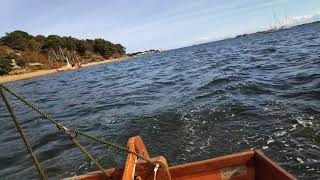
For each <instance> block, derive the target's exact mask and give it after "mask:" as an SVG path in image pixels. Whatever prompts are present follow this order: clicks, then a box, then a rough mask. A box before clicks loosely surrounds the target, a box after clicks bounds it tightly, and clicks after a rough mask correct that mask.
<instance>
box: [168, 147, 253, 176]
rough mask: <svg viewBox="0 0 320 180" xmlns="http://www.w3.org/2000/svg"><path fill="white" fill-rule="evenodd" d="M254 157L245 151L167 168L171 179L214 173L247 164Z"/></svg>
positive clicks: (251, 153)
mask: <svg viewBox="0 0 320 180" xmlns="http://www.w3.org/2000/svg"><path fill="white" fill-rule="evenodd" d="M253 156H254V151H252V150H250V151H245V152H241V153H236V154H232V155H227V156H222V157H217V158H213V159H209V160H204V161H198V162H191V163H187V164H183V165H178V166H173V167H169V171H170V174H171V177H172V178H173V179H175V178H176V177H181V176H186V174H188V175H192V174H199V173H203V172H214V171H216V170H219V169H221V168H224V167H230V166H238V165H242V164H244V165H245V164H247V163H248V161H249V160H250V159H252V158H253Z"/></svg>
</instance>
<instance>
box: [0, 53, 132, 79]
mask: <svg viewBox="0 0 320 180" xmlns="http://www.w3.org/2000/svg"><path fill="white" fill-rule="evenodd" d="M126 59H128V57H122V58H117V59H111V60H104V61H99V62H91V63H87V64H82V65H81V66H82V67H81V68H85V67H89V66H94V65H99V64H106V63H111V62H115V61H121V60H126ZM76 69H78V68H71V69H70V68H67V66H63V67H61V68H58V69H47V70H38V71H33V72H28V73H24V74H17V75H5V76H0V83H7V82H12V81H17V80H22V79H28V78H32V77H38V76H43V75H48V74H53V73H58V72H63V71H72V70H76Z"/></svg>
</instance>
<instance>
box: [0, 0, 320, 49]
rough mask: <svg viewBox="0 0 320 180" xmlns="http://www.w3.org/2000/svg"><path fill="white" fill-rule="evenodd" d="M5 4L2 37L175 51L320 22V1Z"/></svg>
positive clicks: (8, 0) (19, 0)
mask: <svg viewBox="0 0 320 180" xmlns="http://www.w3.org/2000/svg"><path fill="white" fill-rule="evenodd" d="M0 4H1V5H0V16H1V17H2V18H1V26H0V35H1V36H3V35H4V34H5V33H6V32H11V31H13V30H23V31H27V32H28V33H30V34H32V35H37V34H42V35H49V34H58V35H65V36H74V37H76V38H81V39H85V38H105V39H108V40H111V41H113V42H117V43H121V44H123V45H124V46H125V47H126V48H127V51H128V52H135V51H141V50H147V49H173V48H178V47H183V46H188V45H193V44H199V43H203V42H209V41H213V40H217V39H221V38H225V37H230V36H234V35H236V34H241V33H248V32H254V31H257V30H261V29H266V28H268V27H270V26H273V25H278V26H279V24H284V23H285V22H287V23H288V24H298V23H302V22H308V21H311V20H320V0H157V1H155V0H136V1H133V0H131V1H129V0H114V1H111V0H92V1H88V0H50V1H43V0H27V1H26V0H24V1H23V0H1V2H0ZM274 14H275V15H276V17H277V18H278V19H279V21H280V23H279V22H276V21H275V19H274ZM285 17H287V18H285Z"/></svg>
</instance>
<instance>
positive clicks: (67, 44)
mask: <svg viewBox="0 0 320 180" xmlns="http://www.w3.org/2000/svg"><path fill="white" fill-rule="evenodd" d="M124 55H126V48H125V47H124V46H122V45H121V44H115V43H112V42H110V41H108V40H105V39H101V38H99V39H77V38H74V37H71V36H59V35H49V36H43V35H36V36H33V35H30V34H28V33H27V32H24V31H20V30H17V31H13V32H10V33H6V34H5V35H4V36H3V37H1V38H0V71H2V72H5V73H7V71H10V69H9V70H7V71H3V70H4V69H6V68H8V67H10V66H9V65H8V63H9V60H8V59H15V61H16V63H17V65H18V66H21V67H22V68H26V69H27V68H28V66H27V64H28V63H32V62H38V63H41V64H43V66H42V67H41V68H42V69H48V68H53V65H55V67H57V66H58V67H59V66H63V65H65V63H66V60H67V59H68V60H69V61H70V60H71V61H73V62H74V63H76V62H81V63H88V62H93V61H101V60H103V59H111V58H118V57H122V56H124ZM60 57H63V58H60ZM5 73H2V74H5ZM0 74H1V73H0Z"/></svg>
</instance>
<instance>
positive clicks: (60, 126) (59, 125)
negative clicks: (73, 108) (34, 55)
mask: <svg viewBox="0 0 320 180" xmlns="http://www.w3.org/2000/svg"><path fill="white" fill-rule="evenodd" d="M0 89H1V96H2V98H3V100H4V101H5V104H6V106H7V103H6V102H8V101H7V100H6V97H5V95H4V93H3V91H2V89H4V90H6V91H7V92H8V93H10V94H11V95H13V96H14V97H16V98H17V99H18V100H20V101H21V102H23V103H24V104H26V105H27V106H29V107H30V108H31V109H32V110H34V111H36V112H37V113H39V114H40V115H42V116H43V117H44V118H45V119H48V120H49V121H50V122H51V123H53V124H55V125H56V127H57V128H58V129H59V130H60V131H62V132H64V133H66V134H68V135H69V136H70V137H71V140H72V141H73V143H74V144H75V145H76V146H77V147H78V148H79V149H80V150H81V151H82V153H83V154H84V155H85V156H86V157H87V158H88V159H89V160H90V161H91V162H92V163H93V164H95V166H96V167H97V168H98V169H100V170H101V171H102V172H103V173H104V174H105V175H106V176H107V177H110V175H108V174H106V172H105V171H104V169H103V167H102V166H101V165H100V164H99V163H98V162H97V161H96V160H95V159H94V158H93V157H92V156H91V155H90V154H89V152H88V151H87V150H86V149H85V148H84V147H83V146H82V145H81V144H80V143H79V142H78V141H77V140H76V139H75V137H76V136H77V135H81V136H84V137H86V138H88V139H91V140H94V141H97V142H99V143H101V144H105V145H108V146H111V147H113V148H116V149H119V150H121V151H125V152H127V153H131V154H134V155H135V156H137V157H138V158H140V159H142V160H144V161H147V162H149V163H151V164H153V165H154V166H157V164H156V163H154V162H152V161H151V160H150V159H148V158H145V157H143V156H142V155H140V154H138V153H137V152H134V151H131V150H130V149H128V148H126V147H124V146H121V145H118V144H115V143H113V142H111V141H107V140H105V139H103V138H99V137H95V136H93V135H90V134H88V133H85V132H82V131H79V130H76V129H68V128H66V127H65V126H64V125H63V124H62V123H60V122H59V121H57V120H55V119H53V118H52V117H51V116H49V115H48V114H47V113H45V112H43V111H41V110H40V109H39V108H37V107H36V106H35V105H33V104H32V103H31V102H29V101H27V100H26V99H24V98H23V97H21V96H19V95H18V94H16V93H15V92H13V91H12V90H10V89H9V88H7V87H6V86H4V85H3V84H0ZM7 108H8V110H9V112H10V114H11V112H12V113H13V110H12V108H11V107H10V105H9V106H7ZM10 109H11V110H10ZM13 115H14V113H13ZM11 116H12V115H11ZM13 117H15V115H14V116H12V118H13ZM15 119H16V118H15ZM18 124H19V123H18ZM20 128H21V126H20ZM21 130H22V128H21ZM19 132H20V131H19ZM22 132H23V131H22ZM20 135H21V133H20ZM21 136H22V135H21ZM22 138H23V139H24V141H25V140H26V137H25V136H22ZM25 142H28V141H25ZM27 144H29V143H27ZM27 144H26V146H27ZM29 147H30V150H29V148H28V146H27V148H28V151H29V153H30V154H31V156H32V157H34V159H35V160H36V157H35V155H34V153H33V151H32V149H31V145H30V144H29ZM35 160H34V162H35V165H36V168H37V170H38V171H39V173H40V175H41V176H42V174H43V175H44V173H43V171H42V169H41V167H40V163H39V161H35ZM41 172H42V173H41ZM44 177H45V176H44Z"/></svg>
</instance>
